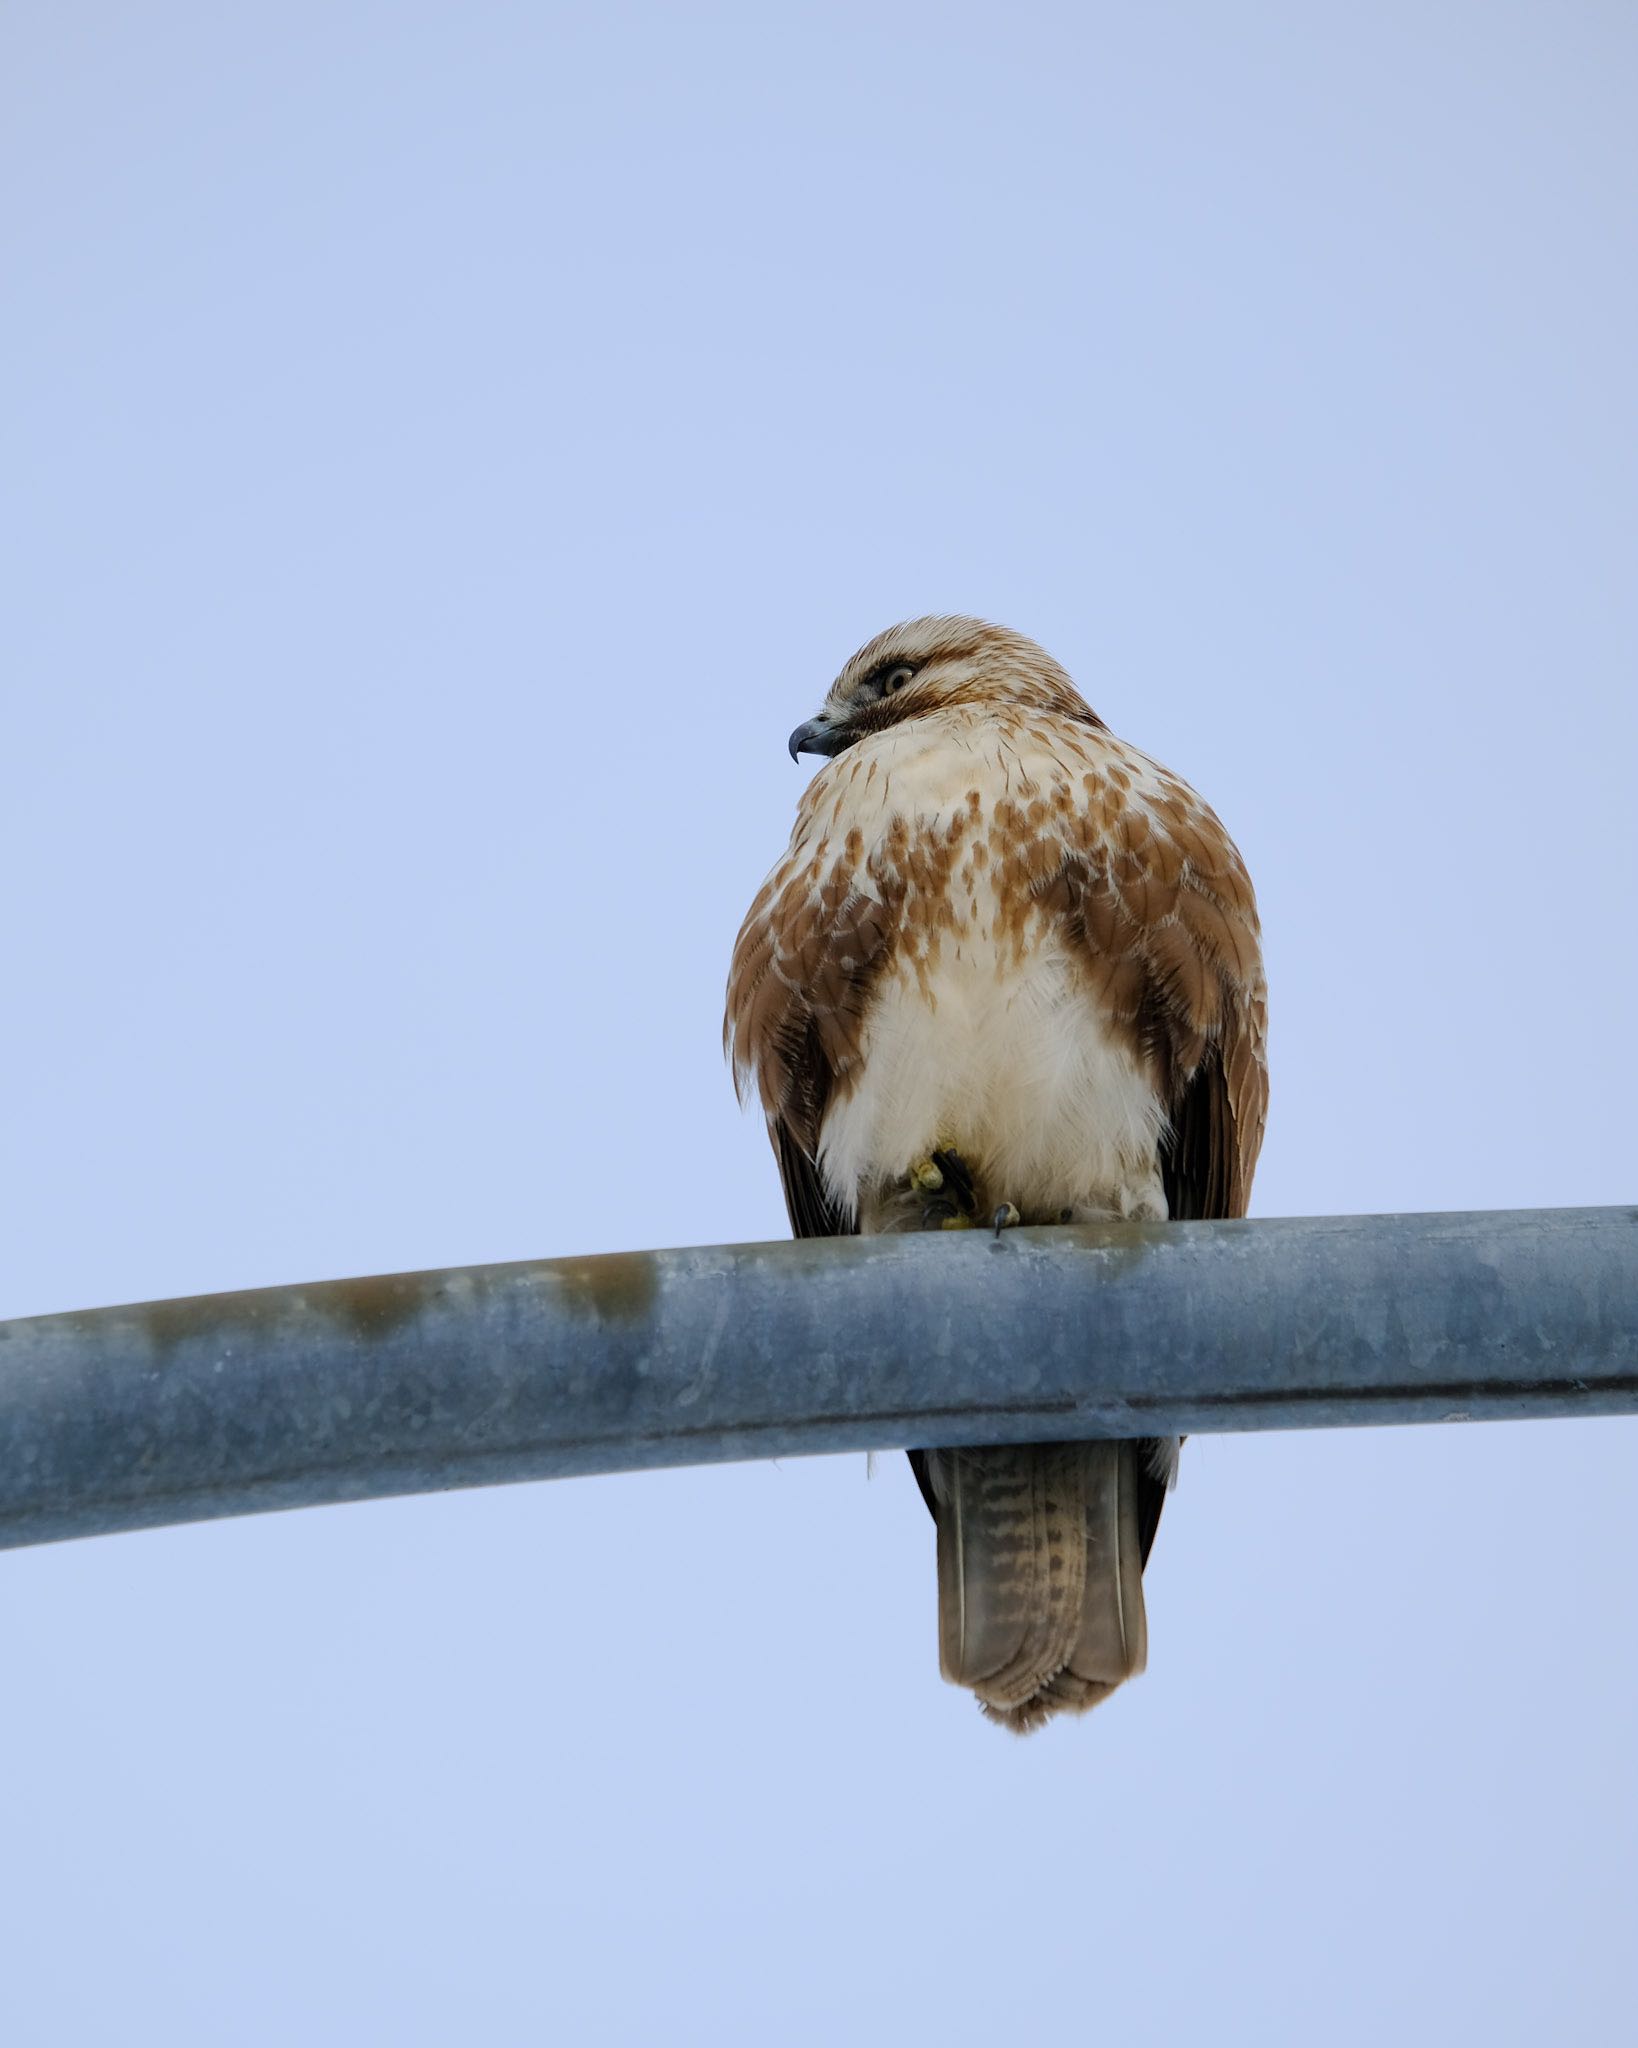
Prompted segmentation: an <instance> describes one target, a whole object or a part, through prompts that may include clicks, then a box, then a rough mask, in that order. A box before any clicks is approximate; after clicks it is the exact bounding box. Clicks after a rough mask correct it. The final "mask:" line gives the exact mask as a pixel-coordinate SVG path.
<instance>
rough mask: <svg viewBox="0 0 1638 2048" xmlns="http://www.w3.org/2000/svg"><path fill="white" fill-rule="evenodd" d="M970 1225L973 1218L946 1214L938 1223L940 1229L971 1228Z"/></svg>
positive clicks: (971, 1225)
mask: <svg viewBox="0 0 1638 2048" xmlns="http://www.w3.org/2000/svg"><path fill="white" fill-rule="evenodd" d="M972 1227H973V1219H972V1218H971V1217H970V1216H946V1217H945V1218H944V1220H943V1222H942V1223H940V1225H939V1229H940V1230H971V1229H972Z"/></svg>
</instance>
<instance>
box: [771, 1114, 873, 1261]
mask: <svg viewBox="0 0 1638 2048" xmlns="http://www.w3.org/2000/svg"><path fill="white" fill-rule="evenodd" d="M769 1135H770V1136H771V1137H772V1139H773V1148H774V1156H775V1158H776V1159H777V1160H778V1161H779V1179H780V1183H781V1185H782V1186H783V1188H784V1190H785V1207H786V1209H787V1211H788V1212H789V1214H790V1219H791V1235H792V1236H793V1237H854V1236H857V1234H858V1229H859V1226H858V1224H857V1223H856V1222H853V1221H850V1220H849V1219H848V1218H847V1217H846V1216H844V1215H843V1214H842V1213H841V1212H840V1210H838V1209H837V1207H836V1205H835V1203H834V1202H832V1200H831V1199H830V1197H829V1195H827V1194H826V1193H825V1186H824V1182H823V1181H822V1180H821V1179H820V1177H819V1169H818V1167H817V1166H816V1165H815V1164H814V1161H813V1157H812V1155H811V1153H809V1152H807V1151H805V1150H804V1149H803V1147H802V1145H801V1143H800V1141H799V1140H798V1139H797V1136H796V1133H795V1132H794V1131H793V1130H792V1129H791V1127H790V1125H789V1124H788V1123H786V1122H784V1121H783V1119H780V1120H778V1121H776V1122H774V1123H773V1124H771V1125H770V1126H769Z"/></svg>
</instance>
